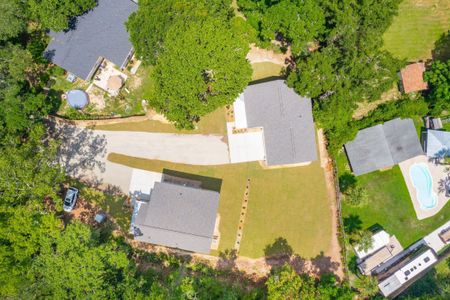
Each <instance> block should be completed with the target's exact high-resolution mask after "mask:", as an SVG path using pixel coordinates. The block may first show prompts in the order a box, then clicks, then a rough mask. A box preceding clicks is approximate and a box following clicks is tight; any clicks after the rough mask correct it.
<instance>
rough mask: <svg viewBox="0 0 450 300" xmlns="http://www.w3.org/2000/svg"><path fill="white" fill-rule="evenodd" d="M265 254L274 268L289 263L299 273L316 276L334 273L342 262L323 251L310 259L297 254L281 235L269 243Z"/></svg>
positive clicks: (267, 261)
mask: <svg viewBox="0 0 450 300" xmlns="http://www.w3.org/2000/svg"><path fill="white" fill-rule="evenodd" d="M264 254H265V259H266V263H267V264H268V265H270V266H271V267H272V268H278V267H281V266H283V265H285V264H289V265H290V266H292V268H293V269H294V270H295V271H296V272H297V273H298V274H302V273H309V274H313V275H316V276H321V275H324V274H334V272H336V271H337V270H338V268H339V266H340V263H338V262H334V261H332V260H331V257H329V256H326V255H324V253H323V252H321V253H320V254H319V255H317V256H316V257H314V258H312V259H309V260H308V259H305V258H303V257H301V256H299V255H297V254H295V253H294V251H293V249H292V247H291V246H290V245H289V243H288V241H287V240H286V239H285V238H283V237H279V238H277V239H275V241H274V242H273V243H272V244H269V245H267V246H266V247H265V249H264ZM333 276H334V275H333Z"/></svg>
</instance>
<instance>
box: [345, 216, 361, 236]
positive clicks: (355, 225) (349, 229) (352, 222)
mask: <svg viewBox="0 0 450 300" xmlns="http://www.w3.org/2000/svg"><path fill="white" fill-rule="evenodd" d="M343 221H344V231H345V232H346V233H347V234H352V233H355V232H357V231H358V230H361V229H362V221H361V219H360V218H359V216H358V215H349V216H348V217H344V219H343Z"/></svg>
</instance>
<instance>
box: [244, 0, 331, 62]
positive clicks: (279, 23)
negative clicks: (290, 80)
mask: <svg viewBox="0 0 450 300" xmlns="http://www.w3.org/2000/svg"><path fill="white" fill-rule="evenodd" d="M238 4H239V7H240V9H241V10H242V11H243V12H244V13H245V14H246V15H247V16H248V18H249V22H250V24H252V25H253V26H254V27H255V29H257V30H258V31H259V34H260V38H261V39H262V41H263V42H265V45H268V44H269V43H270V41H272V40H275V39H277V40H280V41H281V42H283V43H285V45H286V46H287V45H290V46H291V48H292V51H293V53H294V54H295V55H298V54H299V53H301V52H304V51H306V46H307V44H308V43H310V42H314V41H315V40H316V39H317V38H318V37H319V35H320V34H321V33H323V31H324V30H325V14H324V11H323V9H322V7H321V6H320V5H319V2H318V1H315V0H305V1H299V0H283V1H262V0H239V1H238Z"/></svg>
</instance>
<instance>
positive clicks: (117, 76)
mask: <svg viewBox="0 0 450 300" xmlns="http://www.w3.org/2000/svg"><path fill="white" fill-rule="evenodd" d="M127 78H128V76H127V75H125V74H124V73H122V72H120V71H119V70H117V69H116V68H115V66H114V64H113V63H112V62H110V61H108V60H107V59H104V60H103V62H102V63H101V65H100V67H99V68H98V70H97V73H96V74H95V76H94V84H95V85H96V86H98V87H99V88H101V89H102V90H104V91H106V92H107V93H108V94H110V95H111V96H113V97H115V96H117V95H118V94H119V91H120V89H121V88H122V86H123V85H124V83H125V81H126V80H127Z"/></svg>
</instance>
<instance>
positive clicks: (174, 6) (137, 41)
mask: <svg viewBox="0 0 450 300" xmlns="http://www.w3.org/2000/svg"><path fill="white" fill-rule="evenodd" d="M230 6H231V1H230V0H208V1H207V0H199V1H190V0H142V1H139V7H138V10H137V11H136V12H135V13H132V14H131V15H130V17H129V19H128V22H127V24H126V25H127V29H128V32H129V34H130V40H131V42H132V43H133V46H134V49H135V50H136V54H137V55H138V56H140V57H141V58H142V59H143V61H144V62H146V63H149V64H155V63H156V60H157V58H158V56H159V55H160V54H161V53H162V50H163V48H164V40H165V37H166V33H167V31H168V30H169V28H170V27H171V25H172V24H174V23H176V22H189V21H195V20H198V19H202V18H204V17H206V16H213V17H226V16H227V15H228V14H229V12H230Z"/></svg>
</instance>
